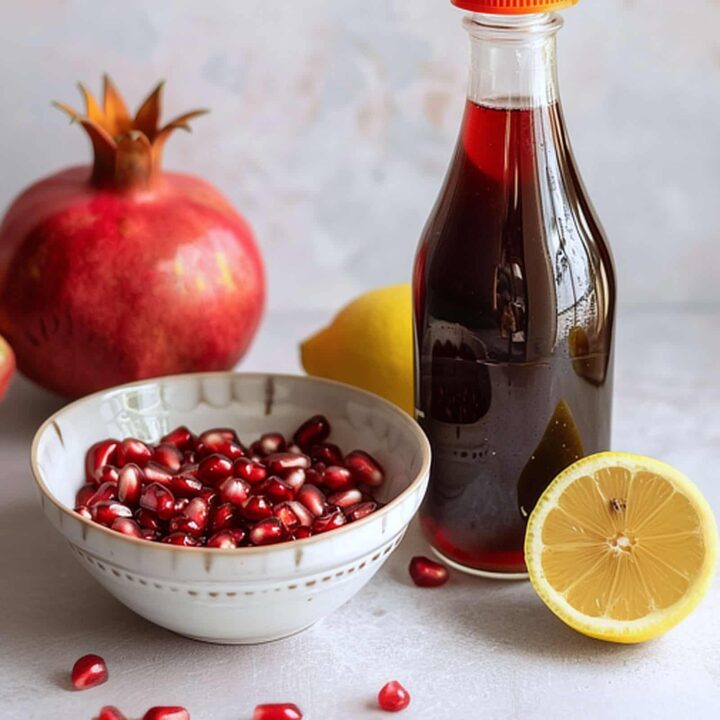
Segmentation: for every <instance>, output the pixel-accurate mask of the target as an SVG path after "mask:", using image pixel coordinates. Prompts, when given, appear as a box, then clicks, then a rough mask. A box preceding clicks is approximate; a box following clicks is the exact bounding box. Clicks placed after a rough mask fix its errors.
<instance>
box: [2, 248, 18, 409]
mask: <svg viewBox="0 0 720 720" xmlns="http://www.w3.org/2000/svg"><path fill="white" fill-rule="evenodd" d="M0 252H2V251H0ZM14 372H15V353H14V352H13V351H12V348H11V347H10V346H9V345H8V344H7V342H6V341H5V338H4V337H3V336H2V335H0V400H2V399H3V397H4V395H5V392H6V391H7V389H8V385H9V384H10V379H11V378H12V376H13V373H14Z"/></svg>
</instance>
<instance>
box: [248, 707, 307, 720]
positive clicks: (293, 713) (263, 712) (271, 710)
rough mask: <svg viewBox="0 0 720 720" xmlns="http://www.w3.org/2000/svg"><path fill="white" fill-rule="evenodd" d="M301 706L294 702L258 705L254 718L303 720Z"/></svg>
mask: <svg viewBox="0 0 720 720" xmlns="http://www.w3.org/2000/svg"><path fill="white" fill-rule="evenodd" d="M302 716H303V714H302V713H301V712H300V708H299V707H298V706H297V705H295V704H293V703H265V704H263V705H256V706H255V710H254V711H253V716H252V720H302Z"/></svg>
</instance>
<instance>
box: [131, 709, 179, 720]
mask: <svg viewBox="0 0 720 720" xmlns="http://www.w3.org/2000/svg"><path fill="white" fill-rule="evenodd" d="M142 720H190V713H189V712H188V711H187V710H186V709H185V708H184V707H178V706H173V707H169V706H157V707H151V708H150V709H149V710H148V711H147V712H146V713H145V714H144V715H143V718H142Z"/></svg>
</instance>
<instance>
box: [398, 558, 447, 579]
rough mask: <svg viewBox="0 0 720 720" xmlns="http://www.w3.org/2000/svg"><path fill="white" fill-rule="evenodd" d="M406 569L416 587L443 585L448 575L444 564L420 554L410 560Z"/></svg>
mask: <svg viewBox="0 0 720 720" xmlns="http://www.w3.org/2000/svg"><path fill="white" fill-rule="evenodd" d="M408 570H409V572H410V577H411V578H412V581H413V582H414V583H415V584H416V585H417V586H418V587H439V586H440V585H444V584H445V583H446V582H447V581H448V578H449V577H450V574H449V573H448V569H447V568H446V567H445V566H444V565H441V564H440V563H438V562H435V561H434V560H431V559H430V558H427V557H423V556H421V555H418V556H416V557H414V558H413V559H412V560H411V561H410V567H409V568H408Z"/></svg>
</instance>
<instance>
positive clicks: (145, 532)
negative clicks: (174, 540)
mask: <svg viewBox="0 0 720 720" xmlns="http://www.w3.org/2000/svg"><path fill="white" fill-rule="evenodd" d="M140 532H141V533H142V536H143V538H145V540H159V539H160V533H158V532H155V530H151V529H150V528H140Z"/></svg>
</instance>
